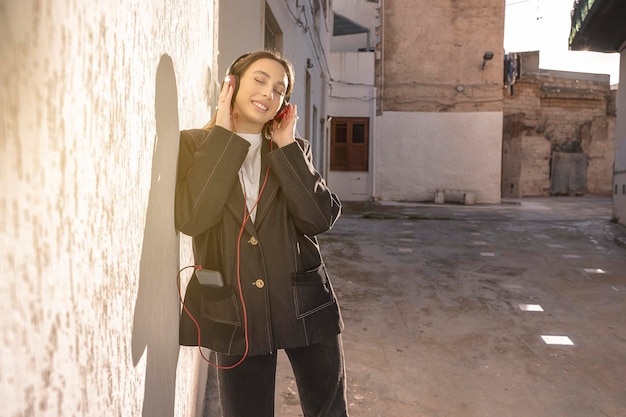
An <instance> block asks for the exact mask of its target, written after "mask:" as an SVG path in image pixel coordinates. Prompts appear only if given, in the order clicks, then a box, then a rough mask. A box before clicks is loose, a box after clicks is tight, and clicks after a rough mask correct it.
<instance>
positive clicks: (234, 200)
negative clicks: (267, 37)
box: [175, 51, 348, 417]
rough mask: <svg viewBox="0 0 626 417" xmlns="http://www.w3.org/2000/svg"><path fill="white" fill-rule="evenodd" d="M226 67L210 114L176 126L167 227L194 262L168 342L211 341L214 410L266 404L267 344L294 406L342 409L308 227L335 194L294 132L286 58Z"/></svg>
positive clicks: (333, 335) (259, 55)
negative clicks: (282, 364)
mask: <svg viewBox="0 0 626 417" xmlns="http://www.w3.org/2000/svg"><path fill="white" fill-rule="evenodd" d="M228 72H229V74H228V77H227V78H228V79H229V80H227V81H226V82H224V84H223V86H222V89H221V92H220V95H219V104H218V109H217V111H216V113H215V115H214V117H213V119H212V120H211V122H209V124H208V125H207V126H205V128H203V129H195V130H186V131H182V132H181V135H180V140H181V143H180V153H179V157H178V177H177V184H176V210H175V211H176V219H175V220H176V228H177V229H178V230H180V231H181V232H183V233H185V234H187V235H190V236H192V237H193V248H194V257H195V262H196V265H200V266H201V267H202V270H196V271H195V274H194V276H193V277H192V279H191V281H190V282H189V285H188V287H187V291H186V294H185V307H186V309H185V311H184V312H183V313H182V315H181V320H180V343H181V344H182V345H188V346H197V345H198V344H200V345H201V346H204V347H206V348H209V349H211V350H212V351H214V352H216V356H217V363H216V364H215V366H216V367H217V374H218V382H219V383H218V385H219V395H220V402H221V408H222V412H223V414H224V416H227V417H271V416H273V415H274V395H275V375H276V354H277V350H279V349H284V351H285V352H286V354H287V356H288V358H289V361H290V363H291V366H292V369H293V371H294V375H295V377H296V382H297V385H298V391H299V395H300V402H301V406H302V409H303V411H304V415H305V416H319V417H322V416H325V417H330V416H332V417H343V416H347V415H348V411H347V406H346V387H345V367H344V360H343V347H342V343H341V336H340V333H341V331H342V329H343V321H342V319H341V313H340V310H339V306H338V304H337V300H336V297H335V293H334V291H333V287H332V285H331V282H330V279H329V277H328V274H327V272H326V268H325V265H324V262H323V260H322V256H321V254H320V249H319V244H318V241H317V238H316V236H317V235H318V234H320V233H323V232H325V231H327V230H329V229H330V228H331V227H332V226H333V224H334V223H335V221H336V220H337V218H338V217H339V214H340V211H341V203H340V202H339V200H338V198H337V196H336V195H334V194H333V193H332V192H331V191H330V190H329V189H328V187H327V186H326V183H325V181H324V180H323V179H322V178H321V176H320V174H319V173H318V172H317V171H316V170H315V168H314V167H313V165H312V163H311V150H310V144H309V142H308V141H306V140H303V139H300V138H296V137H295V130H296V129H295V126H296V120H297V108H296V106H295V105H288V104H287V103H288V100H289V97H290V96H291V92H292V90H293V82H294V75H293V69H292V66H291V64H290V63H289V62H287V61H286V60H284V59H283V58H281V57H280V56H279V55H278V54H276V53H273V52H268V51H258V52H253V53H249V54H245V55H243V56H241V57H239V58H238V59H236V60H235V61H234V62H233V64H232V65H231V67H230V68H229V70H228ZM228 81H230V82H228ZM281 110H285V111H284V112H281V113H283V114H281V116H282V118H281V119H280V120H277V119H275V117H276V115H277V114H278V113H279V111H281Z"/></svg>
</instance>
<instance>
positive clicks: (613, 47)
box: [569, 0, 626, 52]
mask: <svg viewBox="0 0 626 417" xmlns="http://www.w3.org/2000/svg"><path fill="white" fill-rule="evenodd" d="M625 40H626V1H624V0H580V1H579V2H578V3H577V4H576V6H575V9H574V10H573V11H572V26H571V33H570V37H569V48H570V49H571V50H574V51H596V52H619V49H620V48H623V44H624V41H625Z"/></svg>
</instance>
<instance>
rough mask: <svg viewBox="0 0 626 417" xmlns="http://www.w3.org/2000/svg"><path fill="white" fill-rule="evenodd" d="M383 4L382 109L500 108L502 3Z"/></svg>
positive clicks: (396, 0) (399, 0)
mask: <svg viewBox="0 0 626 417" xmlns="http://www.w3.org/2000/svg"><path fill="white" fill-rule="evenodd" d="M383 4H384V27H383V33H384V35H383V42H384V51H383V53H384V62H383V65H384V70H383V73H384V74H383V80H382V82H383V86H384V91H382V94H383V108H382V111H417V112H419V111H422V112H476V111H489V112H491V111H501V110H502V61H503V54H504V51H503V47H502V45H503V40H504V2H503V1H500V0H474V1H471V2H470V1H456V0H453V1H427V0H385V1H384V3H383ZM486 51H490V52H492V53H493V58H492V59H491V60H490V61H487V62H486V63H485V65H484V67H483V56H484V53H485V52H486Z"/></svg>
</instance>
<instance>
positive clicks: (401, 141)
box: [374, 111, 502, 204]
mask: <svg viewBox="0 0 626 417" xmlns="http://www.w3.org/2000/svg"><path fill="white" fill-rule="evenodd" d="M376 123H377V125H376V142H375V149H374V152H375V153H374V158H375V166H376V172H375V176H374V177H375V181H376V184H375V190H376V195H375V197H377V198H380V199H382V200H412V201H426V200H430V201H432V200H433V191H434V190H435V189H441V188H454V189H463V190H473V191H475V201H476V203H491V204H498V203H500V175H501V173H500V170H501V168H500V167H501V159H502V113H501V112H476V113H407V112H389V111H387V112H385V113H383V115H382V116H381V117H378V118H377V122H376Z"/></svg>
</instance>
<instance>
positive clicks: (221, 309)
mask: <svg viewBox="0 0 626 417" xmlns="http://www.w3.org/2000/svg"><path fill="white" fill-rule="evenodd" d="M200 312H201V314H202V316H203V317H205V318H207V319H209V320H212V321H214V322H217V323H225V324H232V325H235V326H240V325H241V318H240V315H239V303H238V301H237V297H236V295H235V292H234V291H233V289H232V288H231V287H230V285H226V286H224V287H222V288H207V287H203V288H202V302H201V306H200Z"/></svg>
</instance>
